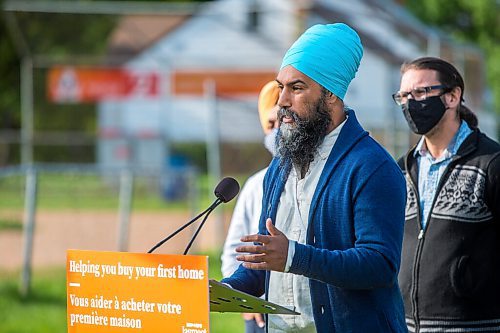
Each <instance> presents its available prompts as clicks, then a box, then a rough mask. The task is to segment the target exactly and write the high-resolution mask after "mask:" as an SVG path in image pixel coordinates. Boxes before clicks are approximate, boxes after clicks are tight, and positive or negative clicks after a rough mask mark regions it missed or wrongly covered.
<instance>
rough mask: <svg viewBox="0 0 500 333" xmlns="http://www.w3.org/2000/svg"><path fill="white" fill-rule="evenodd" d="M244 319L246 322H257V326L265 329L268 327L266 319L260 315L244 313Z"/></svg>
mask: <svg viewBox="0 0 500 333" xmlns="http://www.w3.org/2000/svg"><path fill="white" fill-rule="evenodd" d="M241 315H242V316H243V319H245V320H255V322H256V323H257V326H259V327H260V328H263V327H265V326H266V322H265V321H264V317H263V316H262V314H260V313H242V314H241Z"/></svg>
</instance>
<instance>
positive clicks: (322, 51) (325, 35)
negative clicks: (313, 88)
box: [280, 23, 363, 99]
mask: <svg viewBox="0 0 500 333" xmlns="http://www.w3.org/2000/svg"><path fill="white" fill-rule="evenodd" d="M362 57H363V46H362V45H361V40H360V39H359V36H358V34H357V33H356V31H354V30H353V29H352V28H351V27H349V26H348V25H346V24H344V23H335V24H317V25H314V26H312V27H311V28H309V29H307V30H306V31H305V32H304V33H303V34H302V36H300V37H299V39H297V41H296V42H295V43H294V44H293V45H292V47H291V48H290V49H289V50H288V51H287V52H286V54H285V57H284V58H283V62H282V64H281V68H280V70H281V69H283V68H284V67H285V66H288V65H291V66H292V67H294V68H295V69H296V70H298V71H300V72H302V73H303V74H305V75H307V76H308V77H310V78H311V79H313V80H314V81H316V82H317V83H318V84H320V85H322V86H323V87H325V88H326V89H328V90H329V91H331V92H332V93H334V94H335V95H336V96H337V97H339V98H340V99H344V96H345V93H346V91H347V87H348V86H349V83H351V81H352V79H354V76H355V75H356V72H357V71H358V67H359V63H360V61H361V58H362Z"/></svg>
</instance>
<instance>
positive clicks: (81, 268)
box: [66, 250, 210, 333]
mask: <svg viewBox="0 0 500 333" xmlns="http://www.w3.org/2000/svg"><path fill="white" fill-rule="evenodd" d="M66 279H67V311H68V313H67V320H68V333H79V332H82V333H83V332H85V333H96V332H99V333H108V332H113V333H125V332H126V333H129V332H141V333H160V332H161V333H164V332H169V333H176V332H179V333H207V332H209V331H210V328H209V300H208V258H207V257H206V256H191V255H187V256H181V255H163V254H145V253H127V252H103V251H80V250H68V251H67V261H66Z"/></svg>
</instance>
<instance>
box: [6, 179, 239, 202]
mask: <svg viewBox="0 0 500 333" xmlns="http://www.w3.org/2000/svg"><path fill="white" fill-rule="evenodd" d="M237 178H238V180H239V181H240V184H242V182H241V180H242V179H245V177H244V176H240V177H237ZM24 183H25V177H24V176H20V175H17V176H11V177H8V178H0V210H2V209H4V210H17V211H22V209H23V205H24V186H25V184H24ZM196 187H197V188H198V189H199V192H198V195H197V197H194V198H193V197H191V198H188V199H187V200H180V201H167V200H165V199H164V198H163V196H162V193H161V189H160V186H159V185H158V179H153V178H145V177H136V179H135V181H134V192H133V199H132V209H133V210H147V211H175V210H186V209H192V208H194V209H199V208H202V207H206V206H208V205H209V204H210V203H211V202H212V201H213V199H214V196H213V194H212V193H211V192H212V191H209V190H208V188H209V187H212V185H211V184H210V182H209V181H208V177H207V176H206V175H200V176H199V177H198V178H197V180H196ZM233 204H234V202H233V203H231V204H230V205H233ZM118 205H119V184H118V178H117V177H115V179H111V178H106V177H101V176H99V175H95V174H77V173H60V174H52V173H39V176H38V191H37V208H39V209H43V210H75V209H77V210H89V209H91V210H117V209H118ZM192 205H196V207H192Z"/></svg>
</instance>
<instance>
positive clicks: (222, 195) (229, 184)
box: [214, 177, 240, 203]
mask: <svg viewBox="0 0 500 333" xmlns="http://www.w3.org/2000/svg"><path fill="white" fill-rule="evenodd" d="M239 191H240V184H238V182H237V181H236V179H234V178H231V177H226V178H224V179H222V180H221V181H220V182H219V184H217V186H216V187H215V190H214V194H215V196H216V197H217V198H219V199H220V200H221V201H222V202H224V203H226V202H229V201H231V200H233V198H234V197H235V196H236V195H237V194H238V192H239Z"/></svg>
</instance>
